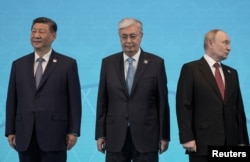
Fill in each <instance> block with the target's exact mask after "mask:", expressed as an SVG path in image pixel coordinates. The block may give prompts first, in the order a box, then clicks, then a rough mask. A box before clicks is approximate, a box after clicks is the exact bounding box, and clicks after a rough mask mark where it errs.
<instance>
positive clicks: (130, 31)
mask: <svg viewBox="0 0 250 162" xmlns="http://www.w3.org/2000/svg"><path fill="white" fill-rule="evenodd" d="M138 32H140V27H139V26H138V25H136V24H134V25H130V26H128V27H126V28H122V29H120V30H119V33H120V34H135V33H138Z"/></svg>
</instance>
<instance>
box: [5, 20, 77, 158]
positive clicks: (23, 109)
mask: <svg viewBox="0 0 250 162" xmlns="http://www.w3.org/2000/svg"><path fill="white" fill-rule="evenodd" d="M56 31H57V25H56V23H55V22H54V21H53V20H51V19H49V18H46V17H39V18H37V19H35V20H33V24H32V27H31V35H30V40H31V44H32V46H33V47H34V52H33V53H31V54H28V55H26V56H23V57H21V58H19V59H17V60H15V61H14V62H13V64H12V69H11V74H10V81H9V88H8V95H7V102H6V104H7V105H6V132H5V135H6V136H7V137H8V141H9V144H10V145H11V146H12V147H13V148H14V149H16V150H17V151H18V154H19V159H20V162H66V158H67V155H66V154H67V149H68V150H69V149H71V148H72V147H73V146H74V144H75V143H76V141H77V137H78V136H80V123H81V90H80V82H79V76H78V70H77V64H76V61H75V60H74V59H72V58H70V57H67V56H64V55H62V54H59V53H57V52H55V51H54V50H52V48H51V44H52V42H53V41H54V40H55V39H56ZM38 58H40V59H41V60H42V62H41V64H40V63H39V62H37V61H36V60H37V59H38ZM39 64H40V65H39ZM39 66H40V68H41V70H36V69H39V68H38V67H39ZM38 71H39V72H41V73H40V76H41V75H42V77H41V80H40V81H37V82H36V79H37V76H38V73H39V72H38Z"/></svg>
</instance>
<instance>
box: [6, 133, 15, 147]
mask: <svg viewBox="0 0 250 162" xmlns="http://www.w3.org/2000/svg"><path fill="white" fill-rule="evenodd" d="M8 142H9V144H10V146H11V147H12V148H13V149H15V148H16V135H14V134H10V135H8Z"/></svg>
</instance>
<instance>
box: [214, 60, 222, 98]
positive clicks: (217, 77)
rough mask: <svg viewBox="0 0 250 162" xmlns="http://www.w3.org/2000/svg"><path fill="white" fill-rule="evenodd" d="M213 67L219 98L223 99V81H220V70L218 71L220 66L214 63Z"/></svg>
mask: <svg viewBox="0 0 250 162" xmlns="http://www.w3.org/2000/svg"><path fill="white" fill-rule="evenodd" d="M214 67H215V74H214V77H215V80H216V82H217V85H218V88H219V90H220V93H221V96H222V98H223V99H224V83H223V80H222V77H221V73H220V70H219V68H220V64H219V63H215V64H214Z"/></svg>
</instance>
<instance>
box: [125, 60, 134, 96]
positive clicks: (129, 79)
mask: <svg viewBox="0 0 250 162" xmlns="http://www.w3.org/2000/svg"><path fill="white" fill-rule="evenodd" d="M127 61H128V71H127V78H126V83H127V88H128V93H129V94H130V92H131V88H132V85H133V80H134V68H133V61H134V59H133V58H131V57H129V58H128V59H127Z"/></svg>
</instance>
